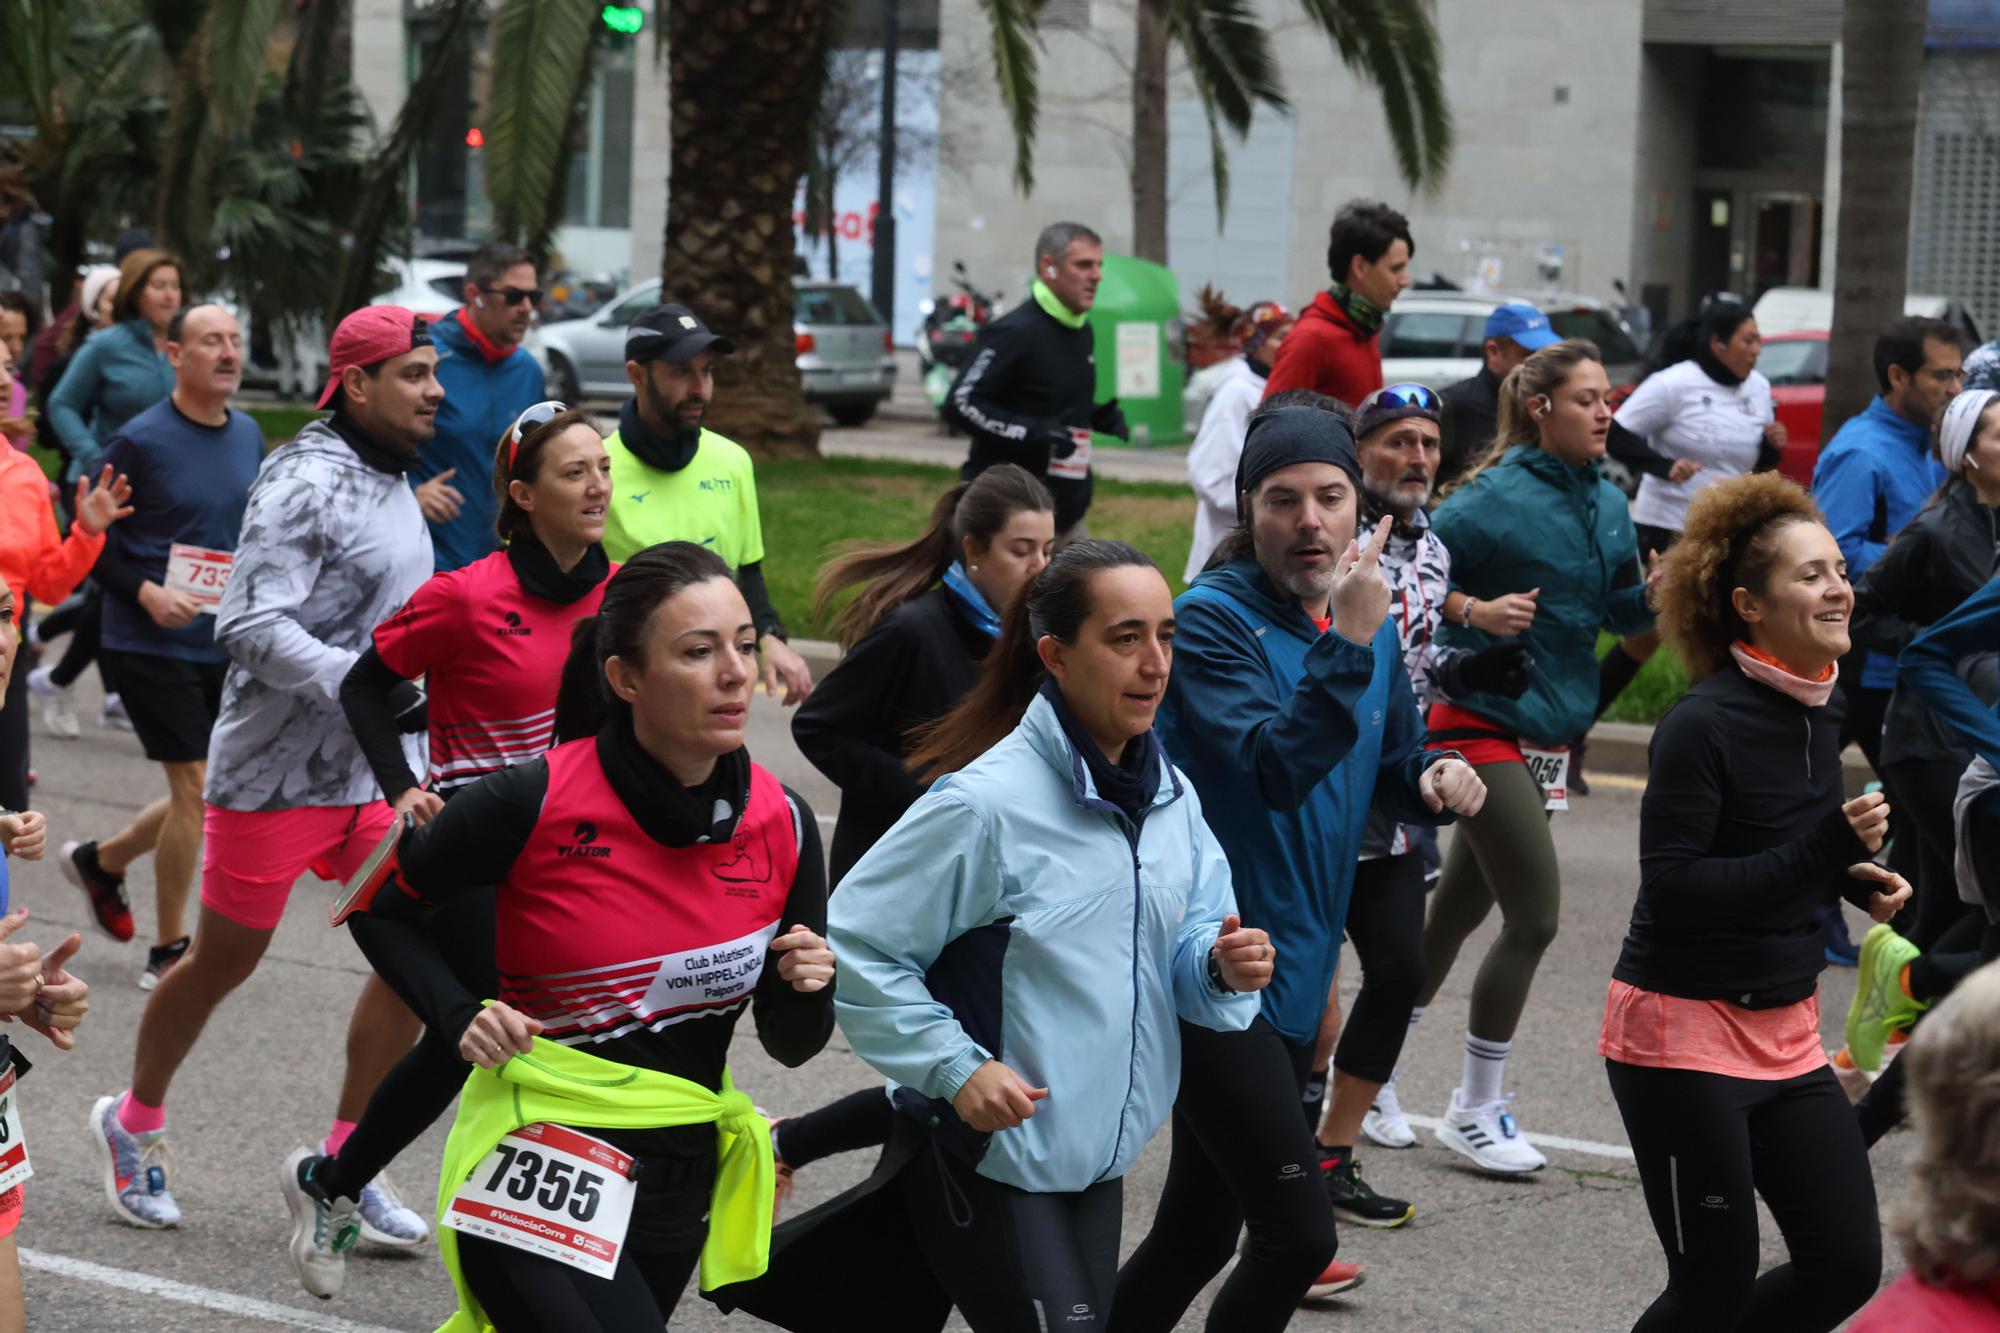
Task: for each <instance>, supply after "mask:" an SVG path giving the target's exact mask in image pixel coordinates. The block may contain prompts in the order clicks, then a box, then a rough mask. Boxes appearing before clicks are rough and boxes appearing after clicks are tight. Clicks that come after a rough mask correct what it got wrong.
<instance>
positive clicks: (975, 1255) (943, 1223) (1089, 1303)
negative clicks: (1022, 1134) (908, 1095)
mask: <svg viewBox="0 0 2000 1333" xmlns="http://www.w3.org/2000/svg"><path fill="white" fill-rule="evenodd" d="M904 1123H906V1124H907V1125H908V1128H907V1129H905V1128H904V1125H903V1124H899V1125H898V1126H897V1133H899V1134H900V1133H922V1130H920V1129H918V1128H917V1127H916V1125H915V1124H914V1122H904ZM1002 1132H1003V1133H1004V1132H1005V1131H1002ZM896 1188H897V1190H898V1192H899V1193H900V1194H901V1196H902V1200H903V1208H904V1210H905V1212H906V1214H907V1215H908V1217H909V1219H910V1229H911V1231H912V1232H914V1233H915V1234H916V1237H917V1248H918V1249H919V1250H920V1251H921V1252H922V1253H923V1257H924V1262H925V1263H926V1264H928V1265H929V1266H930V1270H931V1275H932V1276H933V1277H935V1278H936V1279H937V1282H938V1285H939V1286H941V1287H943V1288H944V1289H945V1291H946V1292H947V1293H948V1294H949V1295H950V1296H951V1303H952V1304H953V1305H955V1306H957V1307H958V1312H959V1313H960V1314H961V1315H963V1316H964V1317H965V1322H966V1323H967V1324H969V1325H971V1326H972V1330H973V1333H1046V1330H1049V1329H1098V1330H1102V1329H1103V1328H1104V1327H1105V1326H1106V1323H1107V1318H1108V1316H1109V1313H1110V1310H1111V1293H1112V1288H1113V1285H1114V1283H1115V1281H1116V1278H1117V1273H1118V1229H1119V1223H1120V1221H1121V1219H1122V1217H1123V1214H1124V1199H1125V1191H1124V1182H1123V1181H1122V1180H1100V1181H1099V1182H1097V1183H1096V1184H1095V1185H1092V1186H1090V1187H1089V1188H1088V1189H1085V1190H1082V1191H1080V1192H1078V1193H1075V1194H1033V1193H1030V1192H1028V1191H1027V1190H1020V1189H1015V1188H1014V1187H1013V1186H1011V1185H1002V1184H1000V1183H999V1182H998V1181H994V1180H988V1179H987V1178H986V1177H984V1176H982V1175H980V1174H979V1173H978V1172H977V1171H975V1170H973V1168H972V1167H970V1166H968V1165H967V1164H966V1163H965V1162H963V1161H961V1160H959V1159H958V1158H957V1157H954V1156H953V1155H951V1154H950V1153H948V1152H946V1151H945V1150H944V1149H943V1148H940V1147H939V1146H938V1145H937V1144H936V1143H932V1142H926V1143H925V1144H923V1146H922V1147H920V1148H919V1149H918V1150H917V1154H916V1157H915V1159H914V1160H913V1161H911V1163H910V1164H909V1165H908V1166H906V1167H904V1168H903V1170H902V1172H901V1173H900V1174H899V1175H898V1176H897V1177H896ZM885 1276H886V1275H885Z"/></svg>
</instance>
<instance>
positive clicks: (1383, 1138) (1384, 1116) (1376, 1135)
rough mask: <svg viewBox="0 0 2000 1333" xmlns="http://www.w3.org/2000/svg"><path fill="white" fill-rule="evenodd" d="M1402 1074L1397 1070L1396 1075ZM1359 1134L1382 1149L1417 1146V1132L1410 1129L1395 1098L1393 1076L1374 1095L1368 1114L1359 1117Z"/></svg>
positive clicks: (1401, 1105) (1407, 1119) (1394, 1077)
mask: <svg viewBox="0 0 2000 1333" xmlns="http://www.w3.org/2000/svg"><path fill="white" fill-rule="evenodd" d="M1402 1072H1403V1071H1402V1070H1400V1069H1399V1070H1397V1071H1396V1074H1400V1073H1402ZM1361 1132H1362V1133H1363V1134H1366V1135H1367V1136H1368V1137H1369V1138H1370V1139H1371V1140H1373V1141H1374V1142H1376V1143H1379V1144H1381V1145H1382V1146H1383V1147H1384V1148H1414V1147H1416V1146H1417V1131H1416V1130H1414V1129H1411V1128H1410V1120H1409V1117H1408V1116H1406V1115H1404V1114H1403V1104H1402V1102H1400V1101H1398V1100H1397V1098H1396V1076H1395V1074H1392V1075H1390V1076H1389V1081H1388V1082H1387V1083H1384V1084H1383V1085H1382V1089H1381V1091H1379V1092H1377V1093H1376V1094H1375V1100H1374V1102H1373V1103H1371V1104H1370V1105H1369V1107H1368V1114H1367V1115H1365V1116H1363V1117H1361Z"/></svg>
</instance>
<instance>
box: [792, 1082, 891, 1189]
mask: <svg viewBox="0 0 2000 1333" xmlns="http://www.w3.org/2000/svg"><path fill="white" fill-rule="evenodd" d="M895 1122H896V1108H895V1107H894V1106H892V1105H890V1103H889V1095H888V1093H887V1092H885V1091H884V1090H883V1089H881V1088H863V1089H862V1090H861V1091H859V1092H850V1093H848V1094H847V1095H846V1096H845V1097H842V1098H841V1099H840V1100H839V1101H837V1102H829V1103H827V1104H826V1105H825V1106H822V1107H820V1108H819V1109H817V1110H813V1111H807V1112H806V1113H805V1114H804V1115H798V1116H792V1117H791V1118H790V1119H788V1120H786V1121H784V1122H783V1123H782V1124H779V1125H777V1126H776V1127H774V1128H773V1130H772V1134H773V1137H774V1141H775V1142H776V1144H777V1147H778V1156H779V1157H781V1158H783V1159H784V1162H785V1165H786V1166H789V1167H792V1168H793V1169H794V1170H796V1169H797V1168H799V1167H802V1166H809V1165H811V1164H812V1163H814V1162H817V1161H819V1160H820V1159H822V1158H825V1157H831V1156H833V1155H834V1154H835V1153H843V1152H857V1151H859V1150H860V1149H862V1148H879V1147H881V1146H882V1145H883V1144H885V1143H887V1142H888V1141H889V1130H890V1128H891V1127H892V1126H893V1125H894V1124H895Z"/></svg>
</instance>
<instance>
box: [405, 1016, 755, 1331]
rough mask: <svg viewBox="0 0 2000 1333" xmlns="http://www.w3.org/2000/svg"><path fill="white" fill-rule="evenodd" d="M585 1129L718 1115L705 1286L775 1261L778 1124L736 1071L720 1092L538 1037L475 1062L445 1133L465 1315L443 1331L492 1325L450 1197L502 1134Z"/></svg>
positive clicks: (453, 1267) (443, 1190)
mask: <svg viewBox="0 0 2000 1333" xmlns="http://www.w3.org/2000/svg"><path fill="white" fill-rule="evenodd" d="M537 1123H547V1124H552V1125H570V1126H574V1127H575V1128H578V1129H669V1128H674V1127H677V1126H681V1125H702V1124H710V1123H713V1124H714V1125H715V1132H716V1140H717V1141H716V1174H715V1193H714V1195H713V1196H711V1198H710V1200H709V1212H708V1238H707V1240H706V1241H704V1242H703V1244H702V1247H701V1289H702V1290H703V1291H712V1290H714V1289H715V1288H717V1287H721V1286H725V1285H727V1284H729V1283H731V1282H747V1281H749V1280H750V1279H751V1278H754V1277H759V1276H761V1275H762V1274H763V1272H764V1270H765V1269H766V1268H767V1267H769V1266H770V1262H771V1193H772V1188H773V1186H774V1184H775V1176H774V1174H773V1167H772V1162H771V1127H770V1122H768V1121H767V1120H765V1119H764V1117H763V1116H761V1115H759V1114H757V1108H756V1107H755V1106H753V1105H751V1102H750V1099H749V1098H748V1097H747V1096H745V1095H744V1094H742V1093H740V1092H738V1091H736V1085H735V1082H734V1081H733V1080H732V1079H731V1078H730V1077H729V1071H728V1070H726V1069H725V1070H724V1071H723V1074H722V1091H721V1092H710V1091H709V1090H708V1089H707V1088H704V1087H702V1086H701V1085H700V1084H699V1083H693V1082H690V1081H688V1080H687V1079H684V1078H675V1077H674V1076H673V1075H672V1074H661V1073H656V1072H654V1071H653V1070H650V1069H635V1068H633V1067H632V1066H631V1065H621V1064H617V1063H615V1062H613V1061H610V1060H605V1059H601V1058H599V1057H598V1056H595V1055H591V1054H589V1053H588V1052H585V1051H579V1050H574V1049H572V1048H570V1047H568V1046H562V1045H558V1044H557V1043H555V1042H551V1041H544V1040H542V1039H541V1038H537V1039H536V1040H535V1045H534V1048H533V1049H532V1050H531V1051H530V1052H529V1053H528V1054H526V1055H517V1056H515V1057H514V1058H513V1059H511V1060H509V1061H508V1062H507V1063H506V1064H504V1065H502V1066H500V1068H498V1069H474V1070H473V1071H472V1074H471V1076H470V1077H469V1078H467V1079H466V1080H465V1091H463V1092H462V1093H460V1094H459V1098H458V1118H457V1119H456V1120H454V1121H453V1122H452V1126H451V1137H450V1138H448V1139H446V1140H445V1145H444V1169H443V1172H442V1174H441V1175H440V1176H439V1178H438V1223H439V1225H438V1233H437V1234H438V1253H439V1255H440V1257H441V1258H443V1260H444V1266H445V1271H446V1272H448V1273H450V1274H451V1285H452V1288H453V1290H455V1291H456V1292H457V1293H458V1313H457V1314H455V1315H453V1316H452V1317H451V1318H450V1319H449V1320H447V1321H446V1322H445V1323H444V1324H443V1325H442V1326H441V1327H440V1328H439V1329H438V1333H489V1331H490V1330H491V1329H492V1328H493V1323H492V1321H491V1320H489V1319H488V1318H487V1317H486V1312H485V1311H484V1310H482V1309H480V1308H479V1302H478V1301H477V1300H475V1299H473V1295H472V1292H471V1291H470V1290H469V1289H468V1288H467V1287H466V1285H465V1279H464V1277H463V1276H462V1275H461V1274H460V1273H459V1268H458V1233H457V1232H456V1231H454V1230H452V1229H451V1228H450V1227H447V1226H445V1225H444V1224H443V1223H444V1217H445V1213H446V1211H447V1210H448V1209H449V1208H450V1207H451V1199H452V1195H454V1194H455V1193H457V1192H458V1187H459V1186H460V1185H462V1184H464V1183H465V1180H466V1178H467V1177H468V1176H470V1175H471V1174H472V1172H473V1171H474V1169H475V1168H477V1167H478V1165H479V1164H480V1162H482V1161H484V1160H485V1158H486V1155H487V1154H488V1153H490V1152H492V1151H493V1149H494V1148H495V1147H496V1146H497V1145H498V1144H499V1142H500V1140H501V1139H503V1138H505V1137H506V1136H507V1135H508V1134H510V1133H512V1132H513V1131H514V1130H517V1129H520V1128H521V1127H522V1126H524V1125H533V1124H537Z"/></svg>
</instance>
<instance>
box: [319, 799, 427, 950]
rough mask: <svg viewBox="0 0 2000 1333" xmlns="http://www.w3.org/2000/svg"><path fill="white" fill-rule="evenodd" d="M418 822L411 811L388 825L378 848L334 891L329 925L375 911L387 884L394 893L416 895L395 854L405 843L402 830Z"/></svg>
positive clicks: (327, 915) (410, 827)
mask: <svg viewBox="0 0 2000 1333" xmlns="http://www.w3.org/2000/svg"><path fill="white" fill-rule="evenodd" d="M416 826H417V824H416V820H415V818H413V817H412V816H410V815H408V814H405V815H403V816H402V817H401V818H400V819H398V820H396V822H395V823H393V824H391V825H390V826H389V831H388V832H387V833H385V834H383V835H382V841H381V842H379V843H377V844H375V850H374V851H372V852H370V853H368V859H367V860H366V861H363V862H362V863H361V868H360V869H359V870H357V871H355V872H354V875H353V877H352V878H350V879H349V880H348V881H347V883H345V884H343V885H341V887H340V892H339V893H336V894H335V895H334V897H333V902H332V904H331V905H329V906H328V908H327V911H326V923H327V924H328V925H330V926H338V925H340V924H341V923H343V922H345V921H346V920H347V918H348V917H350V916H353V915H354V914H355V913H356V912H369V911H373V910H374V908H375V902H376V899H377V898H378V897H380V896H381V895H382V893H383V891H384V886H385V885H388V886H391V887H390V888H389V889H388V891H389V892H391V893H398V894H402V895H405V896H406V897H410V898H415V897H416V895H415V894H414V893H412V892H411V890H410V888H409V886H408V885H407V884H405V883H404V882H403V877H402V875H401V874H400V873H398V872H399V871H400V870H401V869H402V866H401V863H400V862H399V861H398V860H397V857H396V850H397V848H399V847H401V846H402V843H403V834H404V833H405V832H406V831H408V830H410V829H413V828H415V827H416Z"/></svg>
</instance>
